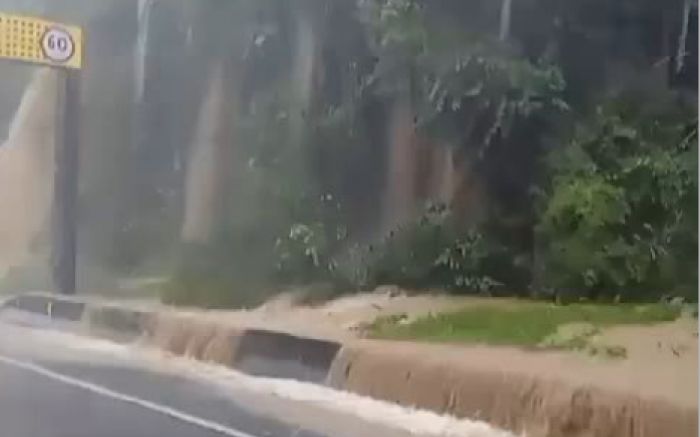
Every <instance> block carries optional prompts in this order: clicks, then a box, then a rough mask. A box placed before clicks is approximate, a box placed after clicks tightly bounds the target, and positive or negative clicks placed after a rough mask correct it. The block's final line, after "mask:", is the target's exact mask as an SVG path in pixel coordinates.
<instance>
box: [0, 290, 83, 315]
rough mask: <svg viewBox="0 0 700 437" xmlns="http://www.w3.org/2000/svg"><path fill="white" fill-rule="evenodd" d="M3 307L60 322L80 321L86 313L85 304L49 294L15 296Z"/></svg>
mask: <svg viewBox="0 0 700 437" xmlns="http://www.w3.org/2000/svg"><path fill="white" fill-rule="evenodd" d="M3 306H5V307H10V308H16V309H19V310H22V311H27V312H30V313H34V314H42V315H45V316H48V317H51V318H55V319H59V320H67V321H71V322H77V321H79V320H80V319H81V318H82V316H83V312H84V311H85V306H86V305H85V303H84V302H81V301H79V300H77V299H73V298H70V297H67V296H54V295H51V294H48V293H27V294H22V295H18V296H14V297H12V298H10V299H8V300H6V301H5V302H4V303H3Z"/></svg>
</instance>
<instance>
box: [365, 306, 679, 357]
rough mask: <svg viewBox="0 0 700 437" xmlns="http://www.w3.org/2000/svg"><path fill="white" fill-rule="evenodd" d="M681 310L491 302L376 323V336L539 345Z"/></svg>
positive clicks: (655, 320) (661, 317) (668, 317)
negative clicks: (582, 327) (588, 328)
mask: <svg viewBox="0 0 700 437" xmlns="http://www.w3.org/2000/svg"><path fill="white" fill-rule="evenodd" d="M679 315H680V310H679V309H677V308H672V307H669V306H665V305H661V304H647V305H632V304H618V305H592V304H573V305H566V306H558V305H552V304H548V303H541V302H530V303H526V302H518V304H517V305H515V304H513V303H509V302H493V303H490V304H481V305H474V306H470V307H467V308H464V309H462V310H459V311H455V312H451V313H442V314H438V315H430V316H427V317H424V318H421V319H418V320H416V321H414V322H411V323H408V324H400V323H392V322H391V321H389V320H387V319H380V320H378V321H377V322H375V324H374V326H373V327H372V330H373V335H374V336H375V337H384V338H396V339H415V340H426V341H439V342H443V341H459V342H476V343H489V344H511V345H520V346H537V345H540V344H542V343H543V341H544V340H545V339H547V338H548V337H549V336H551V335H553V334H555V333H556V332H557V330H558V329H559V327H560V326H562V325H565V324H570V323H586V324H590V325H592V326H593V327H594V328H598V327H605V326H612V325H620V324H649V323H658V322H663V321H671V320H675V319H676V318H677V317H678V316H679Z"/></svg>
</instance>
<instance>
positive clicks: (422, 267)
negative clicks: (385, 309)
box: [364, 205, 516, 294]
mask: <svg viewBox="0 0 700 437" xmlns="http://www.w3.org/2000/svg"><path fill="white" fill-rule="evenodd" d="M364 265H365V266H366V267H365V268H366V273H365V274H366V278H367V279H366V281H367V282H368V283H369V284H371V285H380V284H398V285H401V286H404V287H408V288H441V289H446V290H451V291H453V292H455V293H477V294H491V293H493V292H498V291H502V290H503V289H504V286H506V285H510V284H511V280H512V277H513V276H514V275H513V271H514V270H516V266H515V265H514V263H513V256H512V254H511V253H510V252H509V251H508V250H507V248H505V247H503V246H501V245H500V244H498V243H497V242H496V241H495V240H493V239H492V238H489V237H488V236H486V235H484V234H483V233H481V232H480V231H479V230H478V229H476V228H473V227H466V228H465V227H463V226H460V224H459V223H456V222H455V220H454V217H453V216H452V215H451V214H450V212H449V210H448V209H447V208H445V207H444V206H442V205H432V206H430V207H429V208H428V209H427V210H426V212H425V214H423V216H422V217H420V218H419V219H418V220H416V221H415V222H412V223H410V224H408V225H405V226H402V227H400V228H398V229H396V230H395V231H392V232H390V233H389V235H387V236H386V237H385V238H384V239H382V240H381V241H379V242H378V243H376V244H374V245H372V246H370V247H369V248H368V250H367V253H366V256H365V258H364ZM504 265H505V266H506V268H505V269H504V268H503V266H504Z"/></svg>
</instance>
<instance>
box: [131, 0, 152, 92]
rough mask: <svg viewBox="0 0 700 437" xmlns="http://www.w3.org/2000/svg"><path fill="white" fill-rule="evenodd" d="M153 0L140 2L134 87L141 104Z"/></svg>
mask: <svg viewBox="0 0 700 437" xmlns="http://www.w3.org/2000/svg"><path fill="white" fill-rule="evenodd" d="M152 6H153V0H138V17H137V19H138V29H139V31H138V36H137V39H136V47H135V57H134V58H135V62H134V64H135V65H134V70H135V71H134V87H135V96H134V97H135V100H136V102H140V101H141V99H142V98H143V92H144V87H145V81H146V51H147V49H148V23H149V21H150V20H149V19H150V12H151V7H152Z"/></svg>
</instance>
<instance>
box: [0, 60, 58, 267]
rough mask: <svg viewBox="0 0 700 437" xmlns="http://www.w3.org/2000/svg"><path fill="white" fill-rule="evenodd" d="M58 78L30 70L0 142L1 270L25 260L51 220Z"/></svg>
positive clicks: (41, 71) (50, 71)
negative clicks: (0, 142)
mask: <svg viewBox="0 0 700 437" xmlns="http://www.w3.org/2000/svg"><path fill="white" fill-rule="evenodd" d="M56 85H57V77H56V75H55V72H53V71H52V70H49V69H41V70H38V71H36V72H35V73H34V75H33V77H32V79H31V81H30V82H29V85H28V86H27V88H26V90H25V91H24V94H23V95H22V99H21V102H20V104H19V107H18V109H17V111H16V113H15V115H14V117H13V120H12V123H11V125H10V131H9V135H8V138H7V139H6V140H5V141H4V142H3V144H2V147H0V212H1V213H0V275H3V274H4V273H5V272H6V271H7V269H8V268H10V267H12V266H18V265H22V264H24V263H25V262H26V261H27V260H28V259H29V258H30V256H31V255H32V254H33V253H34V249H35V246H36V245H37V241H38V239H39V238H40V237H41V235H42V233H45V232H46V231H47V229H48V225H49V217H50V212H51V199H52V192H53V173H54V171H53V169H54V165H53V149H54V130H55V118H56V111H55V110H56V95H57V89H56Z"/></svg>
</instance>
